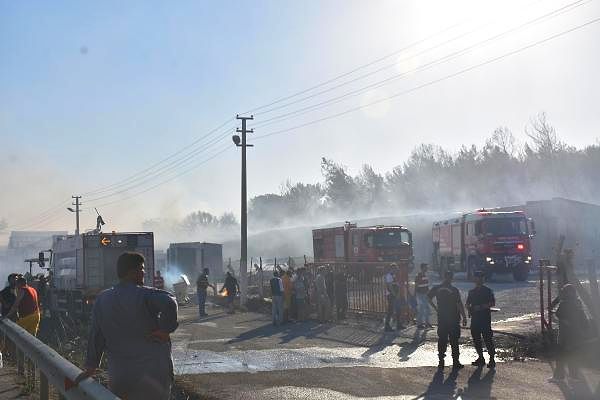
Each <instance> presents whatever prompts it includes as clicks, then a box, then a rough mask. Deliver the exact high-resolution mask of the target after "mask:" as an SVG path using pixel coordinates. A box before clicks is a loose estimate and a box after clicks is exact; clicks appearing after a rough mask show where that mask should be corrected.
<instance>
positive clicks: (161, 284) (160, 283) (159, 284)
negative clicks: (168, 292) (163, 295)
mask: <svg viewBox="0 0 600 400" xmlns="http://www.w3.org/2000/svg"><path fill="white" fill-rule="evenodd" d="M154 287H155V288H157V289H160V290H164V289H165V280H164V278H163V277H162V275H161V274H160V271H156V275H155V276H154Z"/></svg>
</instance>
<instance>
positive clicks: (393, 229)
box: [313, 223, 413, 264]
mask: <svg viewBox="0 0 600 400" xmlns="http://www.w3.org/2000/svg"><path fill="white" fill-rule="evenodd" d="M313 250H314V257H315V262H342V261H346V262H358V263H360V262H409V263H410V264H412V259H413V246H412V233H411V232H410V231H409V230H408V229H407V228H406V227H404V226H385V225H378V226H368V227H358V226H357V225H356V224H351V223H346V224H345V225H344V226H341V227H335V228H323V229H315V230H313Z"/></svg>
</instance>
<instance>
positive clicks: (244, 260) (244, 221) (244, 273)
mask: <svg viewBox="0 0 600 400" xmlns="http://www.w3.org/2000/svg"><path fill="white" fill-rule="evenodd" d="M235 118H236V119H238V120H240V121H242V128H241V129H240V128H237V129H236V132H237V133H241V134H242V137H241V140H240V137H239V136H238V135H234V136H233V142H234V143H235V145H236V146H238V147H241V148H242V212H241V214H242V215H241V225H242V227H241V228H242V231H241V236H242V237H241V251H240V254H241V257H240V289H241V290H240V291H241V293H240V303H241V304H245V303H246V295H247V286H248V285H247V280H248V203H247V188H246V147H252V146H253V145H251V144H247V143H246V134H247V133H253V132H254V130H253V129H247V128H246V121H248V120H253V119H254V116H252V115H251V116H249V117H241V116H239V115H236V116H235Z"/></svg>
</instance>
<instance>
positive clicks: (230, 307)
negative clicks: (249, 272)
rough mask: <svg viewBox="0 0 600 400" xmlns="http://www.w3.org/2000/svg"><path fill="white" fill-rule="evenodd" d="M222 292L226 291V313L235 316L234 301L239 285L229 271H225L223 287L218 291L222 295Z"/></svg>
mask: <svg viewBox="0 0 600 400" xmlns="http://www.w3.org/2000/svg"><path fill="white" fill-rule="evenodd" d="M224 291H227V313H228V314H235V304H234V301H235V297H236V296H237V294H238V293H239V291H240V285H239V284H238V281H237V279H235V277H234V276H233V274H232V273H231V272H230V271H227V274H226V275H225V283H223V287H222V288H221V290H219V293H223V292H224Z"/></svg>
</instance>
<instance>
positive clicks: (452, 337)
mask: <svg viewBox="0 0 600 400" xmlns="http://www.w3.org/2000/svg"><path fill="white" fill-rule="evenodd" d="M453 277H454V273H453V272H452V271H446V273H445V274H444V281H443V282H442V283H441V284H439V285H436V286H434V287H433V288H431V290H430V291H429V293H428V294H427V296H428V297H429V303H430V304H431V306H432V307H433V309H434V310H436V312H437V318H438V328H437V334H438V356H439V359H440V362H439V364H438V368H440V369H441V368H444V358H445V357H446V350H447V349H448V342H450V347H451V348H452V362H453V363H452V367H453V368H454V369H460V368H462V367H463V365H462V364H461V363H460V361H459V350H458V339H459V338H460V320H461V317H462V324H463V326H467V316H466V315H465V307H464V306H463V302H462V299H461V297H460V292H459V291H458V289H457V288H456V287H454V286H452V278H453ZM433 298H435V299H436V303H437V304H434V303H433Z"/></svg>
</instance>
